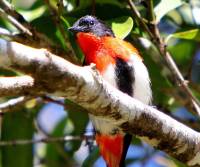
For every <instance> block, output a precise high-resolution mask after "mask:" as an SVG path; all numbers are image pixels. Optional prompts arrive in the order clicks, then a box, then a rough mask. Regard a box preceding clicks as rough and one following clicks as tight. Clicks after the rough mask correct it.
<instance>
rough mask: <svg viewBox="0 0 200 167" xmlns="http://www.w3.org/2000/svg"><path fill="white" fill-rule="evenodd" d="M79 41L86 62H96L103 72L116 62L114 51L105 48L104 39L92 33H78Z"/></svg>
mask: <svg viewBox="0 0 200 167" xmlns="http://www.w3.org/2000/svg"><path fill="white" fill-rule="evenodd" d="M77 42H78V44H79V46H80V48H81V49H82V51H83V53H84V55H85V61H86V64H88V65H89V64H90V63H94V64H96V67H97V69H98V70H99V71H100V72H101V73H102V72H103V71H104V70H105V69H106V67H107V66H108V65H109V64H110V63H112V64H114V63H115V61H114V57H113V56H112V52H111V51H109V50H108V49H106V48H104V43H103V42H104V41H103V40H102V38H100V37H97V36H95V35H93V34H91V33H82V32H80V33H78V34H77Z"/></svg>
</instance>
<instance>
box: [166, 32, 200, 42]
mask: <svg viewBox="0 0 200 167" xmlns="http://www.w3.org/2000/svg"><path fill="white" fill-rule="evenodd" d="M170 38H180V39H188V40H194V41H200V29H193V30H188V31H183V32H178V33H174V34H171V35H169V36H168V37H167V39H166V41H169V39H170Z"/></svg>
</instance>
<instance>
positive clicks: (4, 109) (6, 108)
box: [0, 96, 31, 115]
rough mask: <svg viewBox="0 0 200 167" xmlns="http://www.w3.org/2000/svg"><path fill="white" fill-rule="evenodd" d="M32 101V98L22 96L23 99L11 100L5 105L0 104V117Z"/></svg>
mask: <svg viewBox="0 0 200 167" xmlns="http://www.w3.org/2000/svg"><path fill="white" fill-rule="evenodd" d="M30 99H31V97H30V96H27V97H26V96H21V97H17V98H15V99H10V100H8V101H6V102H5V103H1V104H0V115H3V114H5V113H8V112H12V111H13V110H12V109H13V108H16V107H18V106H21V105H23V104H24V103H25V102H27V101H28V100H30Z"/></svg>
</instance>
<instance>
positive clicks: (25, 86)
mask: <svg viewBox="0 0 200 167" xmlns="http://www.w3.org/2000/svg"><path fill="white" fill-rule="evenodd" d="M0 62H1V61H0ZM33 86H34V80H33V78H31V77H30V76H19V77H0V96H9V95H12V96H17V95H26V94H28V93H30V90H31V89H32V88H33Z"/></svg>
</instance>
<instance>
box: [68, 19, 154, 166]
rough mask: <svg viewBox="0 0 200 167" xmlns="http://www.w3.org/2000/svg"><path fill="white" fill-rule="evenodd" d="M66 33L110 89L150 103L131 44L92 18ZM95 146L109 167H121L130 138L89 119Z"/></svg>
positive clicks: (143, 69)
mask: <svg viewBox="0 0 200 167" xmlns="http://www.w3.org/2000/svg"><path fill="white" fill-rule="evenodd" d="M69 30H70V31H71V32H73V33H75V35H76V40H77V43H78V45H79V46H80V48H81V50H82V52H83V53H84V55H85V64H86V65H89V64H90V63H94V64H96V68H97V69H98V70H99V72H100V74H101V75H102V77H103V78H104V79H105V80H106V81H107V82H109V83H110V84H111V85H112V86H114V87H116V88H118V89H119V90H121V91H122V92H124V93H126V94H128V95H129V96H132V97H134V98H136V99H138V100H140V101H142V102H143V103H145V104H149V103H150V102H151V88H150V79H149V74H148V71H147V69H146V67H145V65H144V64H143V60H142V58H141V57H140V55H139V52H138V51H137V49H136V48H135V47H133V46H132V45H131V44H130V43H128V42H125V41H124V40H121V39H119V38H116V37H115V35H114V33H113V31H112V30H111V28H109V27H108V26H107V25H106V24H105V23H104V22H103V21H101V20H99V19H97V18H96V17H94V16H89V15H87V16H84V17H81V18H80V19H79V20H77V21H76V22H75V23H74V25H73V26H72V27H70V28H69ZM90 118H91V120H92V122H93V125H94V127H95V131H96V142H97V144H98V146H99V149H100V153H101V155H102V156H103V158H104V160H105V161H106V164H107V166H108V167H124V166H125V157H126V153H127V150H128V147H129V145H130V142H131V135H130V134H125V133H124V132H123V131H122V130H121V129H120V128H118V127H116V126H115V125H114V124H112V122H111V121H108V120H105V119H103V118H102V117H98V116H93V115H90Z"/></svg>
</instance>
